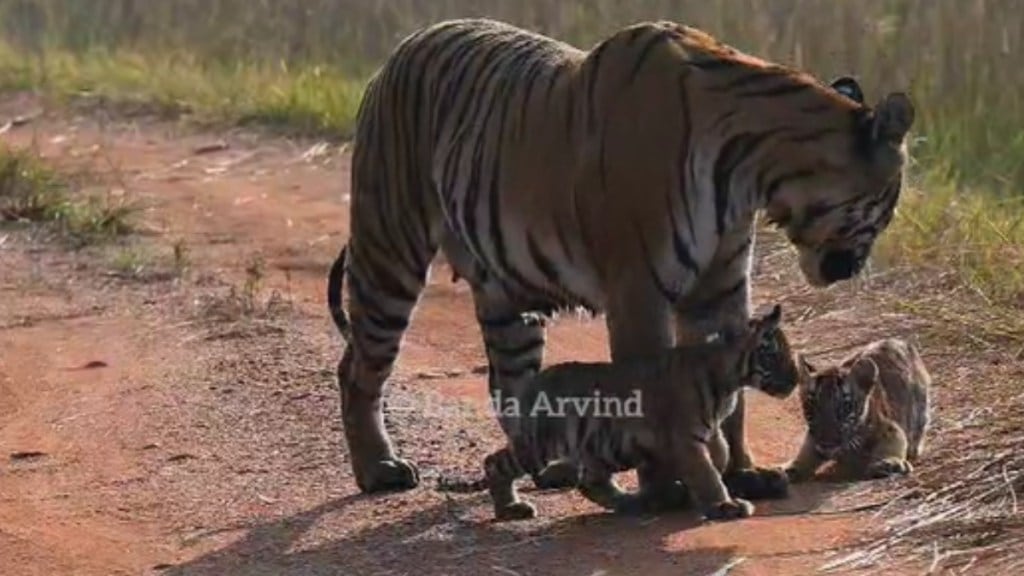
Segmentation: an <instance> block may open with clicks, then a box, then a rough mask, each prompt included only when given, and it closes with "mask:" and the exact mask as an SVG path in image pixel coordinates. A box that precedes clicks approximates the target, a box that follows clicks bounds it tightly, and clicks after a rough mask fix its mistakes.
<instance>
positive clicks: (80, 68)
mask: <svg viewBox="0 0 1024 576" xmlns="http://www.w3.org/2000/svg"><path fill="white" fill-rule="evenodd" d="M471 16H488V17H492V18H496V19H500V20H505V21H509V22H512V23H515V24H520V25H523V26H526V27H528V28H531V29H534V30H537V31H540V32H543V33H546V34H549V35H552V36H554V37H557V38H560V39H563V40H566V41H568V42H570V43H573V44H575V45H577V46H580V47H584V48H586V47H589V46H591V45H593V43H594V42H596V41H597V40H599V39H600V38H602V37H603V36H605V35H607V34H609V33H610V32H612V31H614V30H616V29H618V28H621V27H623V26H625V25H628V24H630V23H633V22H637V21H642V20H655V19H671V20H675V21H678V22H683V23H687V24H692V25H695V26H698V27H701V28H704V29H706V30H708V31H710V32H711V33H713V34H716V35H718V36H719V37H721V38H722V39H723V40H725V41H726V42H728V43H730V44H733V45H735V46H737V47H738V48H740V49H743V50H746V51H748V52H751V53H754V54H757V55H761V56H764V57H766V58H769V59H772V60H776V61H779V62H783V63H787V64H790V65H794V66H797V67H801V68H806V69H808V70H810V71H811V72H812V73H814V74H816V75H817V76H819V77H821V78H824V79H828V78H831V77H834V76H838V75H841V74H854V75H856V76H857V77H858V78H860V80H861V82H862V83H863V84H864V87H865V90H866V93H867V94H868V97H869V98H870V99H877V98H879V97H881V96H882V94H883V92H885V91H888V90H894V89H906V90H909V91H910V93H911V94H912V96H913V98H914V101H915V103H916V105H917V110H918V120H917V122H916V124H915V130H914V135H915V140H914V141H913V142H912V146H911V152H912V154H913V156H914V157H915V160H916V166H915V169H914V177H915V180H916V181H917V183H918V188H919V189H920V190H921V191H920V192H919V193H914V192H908V193H907V197H906V198H905V199H904V200H903V201H902V202H901V209H900V215H899V217H898V218H897V220H896V222H895V224H894V225H893V227H892V229H891V231H890V232H888V233H887V234H886V237H885V240H884V242H883V245H882V246H881V247H880V249H879V251H878V255H879V257H880V259H882V260H885V261H887V262H895V263H902V264H909V265H926V266H943V267H947V266H948V267H950V268H952V269H953V270H955V271H956V272H957V274H959V276H960V278H961V280H962V282H964V283H965V284H967V285H970V286H972V287H975V288H976V289H977V290H978V291H979V292H980V293H982V294H984V295H985V296H986V297H988V298H990V299H993V300H998V301H1001V302H1014V303H1017V302H1019V301H1021V297H1022V295H1024V282H1022V281H1021V279H1020V278H1017V276H1018V275H1016V274H1014V273H1007V271H1008V270H1015V269H1020V268H1021V264H1024V262H1022V259H1021V250H1020V246H1021V240H1022V239H1024V238H1022V233H1021V232H1020V227H1019V226H1018V225H1017V222H1018V221H1019V220H1020V218H1021V213H1022V212H1024V210H1020V206H1019V202H1017V201H1016V200H1015V199H1016V198H1018V197H1019V196H1020V192H1019V191H1020V189H1021V188H1022V187H1024V162H1022V161H1021V159H1022V158H1024V105H1022V102H1024V92H1022V91H1021V90H1019V89H1017V88H1016V87H1018V86H1024V68H1022V67H1021V66H1019V65H1018V62H1019V55H1020V52H1021V42H1022V37H1024V12H1022V11H1021V10H1020V6H1019V3H1018V2H1017V1H1016V0H862V1H860V2H849V1H848V2H835V1H832V0H772V1H771V2H764V1H761V0H637V1H636V2H611V1H608V0H594V1H587V2H583V1H581V0H575V1H565V0H515V1H508V0H473V1H470V0H432V1H430V2H425V1H422V0H388V1H387V2H384V1H381V0H303V1H301V2H298V1H295V0H161V1H160V2H150V1H147V0H0V89H3V88H7V89H12V88H22V89H27V88H30V89H42V90H45V91H48V92H49V93H51V94H55V95H60V96H65V97H67V96H72V97H74V96H79V95H93V96H98V97H102V98H104V99H105V100H108V101H114V102H125V101H127V102H132V103H142V104H145V105H147V106H152V107H155V108H156V109H157V110H167V111H172V112H176V113H178V112H186V113H189V114H190V115H192V116H194V117H199V118H201V119H207V120H218V121H227V122H259V123H264V124H273V125H278V126H281V127H286V128H288V129H291V130H296V131H300V132H304V133H315V134H319V135H330V136H336V137H341V138H344V137H347V136H350V135H351V131H352V122H353V119H354V116H355V111H356V109H357V107H358V102H359V97H360V94H361V90H362V86H363V85H364V83H365V81H366V79H367V78H368V77H369V75H370V74H371V73H372V72H373V71H374V70H375V69H376V67H377V66H378V65H379V64H380V63H381V62H382V61H383V59H384V58H386V56H387V55H388V53H389V52H390V51H391V50H393V49H394V47H395V45H396V44H397V43H398V42H399V41H400V40H401V39H402V38H403V37H404V36H405V35H407V34H408V33H410V32H412V31H413V30H415V29H417V28H419V27H421V26H424V25H427V24H430V23H433V22H437V21H439V20H443V19H446V18H454V17H471Z"/></svg>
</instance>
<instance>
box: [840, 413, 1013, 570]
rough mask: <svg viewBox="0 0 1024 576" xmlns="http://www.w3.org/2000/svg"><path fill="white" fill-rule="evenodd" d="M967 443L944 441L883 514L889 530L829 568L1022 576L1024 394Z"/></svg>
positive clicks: (985, 420) (984, 420)
mask: <svg viewBox="0 0 1024 576" xmlns="http://www.w3.org/2000/svg"><path fill="white" fill-rule="evenodd" d="M1000 405H1001V407H1000V408H999V409H998V410H996V411H993V412H990V413H989V415H988V417H987V418H982V419H976V420H977V421H975V422H968V423H965V424H966V425H967V426H968V427H980V428H982V429H983V430H984V433H982V434H976V435H975V437H974V438H973V439H971V440H967V441H966V443H965V444H966V445H959V443H953V442H948V441H947V442H944V443H943V445H942V448H940V449H939V450H937V451H935V452H933V453H931V454H928V455H927V458H928V461H930V462H932V464H930V465H928V466H927V467H925V468H923V469H921V470H919V471H918V472H917V474H916V484H917V486H916V487H915V488H914V489H913V490H911V491H908V492H906V493H905V494H904V496H903V498H900V499H898V500H897V501H895V502H894V503H893V504H892V505H891V506H890V507H888V509H887V510H884V511H880V514H885V515H886V516H887V518H886V520H885V528H884V531H883V533H882V534H881V535H879V536H878V537H877V538H876V539H874V540H873V541H870V542H868V543H867V544H866V545H865V546H864V547H863V548H861V549H859V550H858V551H856V552H853V553H851V554H848V555H846V556H843V557H841V558H839V559H837V560H835V561H833V562H831V563H830V564H828V565H827V566H826V567H824V569H826V570H839V569H848V568H854V569H856V568H866V567H873V566H874V567H877V566H878V565H880V564H884V565H887V566H892V565H894V564H899V563H903V562H909V561H924V562H925V563H930V565H931V571H932V572H934V571H937V570H939V569H942V570H952V569H957V570H961V571H965V570H966V569H968V568H969V567H970V566H972V565H974V564H976V563H979V562H981V563H984V565H985V566H986V568H987V569H1000V570H1005V572H1003V573H1005V574H1014V573H1019V572H1016V571H1015V570H1014V569H1020V568H1024V515H1022V514H1021V505H1022V504H1024V503H1022V502H1021V501H1020V500H1021V499H1022V498H1024V450H1021V446H1022V445H1024V394H1017V395H1016V396H1014V397H1011V398H1006V399H1005V401H1004V402H1002V403H1000Z"/></svg>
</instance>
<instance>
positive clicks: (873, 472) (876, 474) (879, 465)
mask: <svg viewBox="0 0 1024 576" xmlns="http://www.w3.org/2000/svg"><path fill="white" fill-rule="evenodd" d="M913 471H914V466H913V465H912V464H911V463H910V462H908V461H906V460H904V459H903V458H886V459H885V460H879V461H877V462H873V463H871V465H870V466H868V476H869V477H870V478H873V479H881V478H889V477H891V476H905V475H907V474H910V473H911V472H913Z"/></svg>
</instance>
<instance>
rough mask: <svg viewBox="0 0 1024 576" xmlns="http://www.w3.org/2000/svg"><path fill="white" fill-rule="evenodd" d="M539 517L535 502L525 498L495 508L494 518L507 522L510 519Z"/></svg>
mask: <svg viewBox="0 0 1024 576" xmlns="http://www.w3.org/2000/svg"><path fill="white" fill-rule="evenodd" d="M536 517H537V509H536V508H534V507H533V504H530V503H529V502H526V501H524V500H519V501H516V502H511V503H509V504H506V505H504V506H502V507H500V508H497V507H496V508H495V509H494V519H495V520H497V521H498V522H506V521H510V520H529V519H530V518H536Z"/></svg>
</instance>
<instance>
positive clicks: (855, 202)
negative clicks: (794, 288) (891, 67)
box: [764, 77, 914, 287]
mask: <svg viewBox="0 0 1024 576" xmlns="http://www.w3.org/2000/svg"><path fill="white" fill-rule="evenodd" d="M830 88H831V92H829V91H828V89H827V88H825V87H823V88H822V92H821V97H822V98H823V99H825V100H826V102H825V103H822V104H820V105H818V109H819V110H821V109H825V110H828V111H829V112H828V114H827V115H821V116H818V118H819V121H820V123H821V125H820V126H816V127H812V128H809V129H808V131H809V132H810V134H807V135H803V136H801V137H800V138H799V142H795V143H794V144H793V146H794V148H788V147H787V150H786V151H785V153H786V154H787V155H788V156H789V157H790V158H789V159H787V160H786V162H785V164H787V166H785V167H782V166H780V167H779V168H778V169H779V170H780V172H779V173H777V174H776V175H775V176H774V178H773V179H772V180H771V181H770V182H768V183H766V184H765V187H766V189H765V190H764V194H765V198H766V206H765V210H766V213H767V216H768V219H769V220H770V221H771V222H774V223H775V224H776V225H777V226H779V227H780V228H782V229H783V230H784V231H785V233H786V235H787V236H788V237H789V239H790V241H791V242H792V243H793V244H794V245H795V246H796V247H797V249H798V251H799V254H800V269H801V271H802V272H803V275H804V277H805V278H806V279H807V282H808V283H809V284H811V285H812V286H818V287H821V286H827V285H829V284H832V283H834V282H838V281H840V280H847V279H849V278H852V277H853V276H855V275H856V274H858V273H859V272H860V270H861V268H862V267H863V266H864V263H865V262H866V261H867V258H868V255H869V253H870V252H871V248H872V246H873V245H874V242H875V238H877V237H878V235H879V234H880V233H881V232H882V231H883V230H885V229H886V227H888V225H889V222H890V221H891V220H892V216H893V213H894V211H895V208H896V201H897V200H898V199H899V196H900V188H901V186H902V181H903V169H904V165H905V163H906V145H905V143H904V138H905V136H906V134H907V132H908V131H909V130H910V127H911V125H912V124H913V122H914V106H913V104H912V103H911V101H910V98H909V97H908V96H907V95H906V94H904V93H901V92H894V93H891V94H889V95H887V96H886V97H885V98H883V99H881V101H879V102H878V103H877V104H876V105H875V106H874V107H870V106H867V105H866V104H865V103H864V95H863V93H862V92H861V89H860V86H859V85H858V84H857V81H856V80H854V79H853V78H849V77H842V78H839V79H838V80H835V81H834V82H832V84H831V86H830ZM808 109H814V106H810V107H809V108H808ZM811 118H815V116H814V115H812V116H811Z"/></svg>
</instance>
